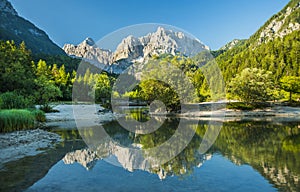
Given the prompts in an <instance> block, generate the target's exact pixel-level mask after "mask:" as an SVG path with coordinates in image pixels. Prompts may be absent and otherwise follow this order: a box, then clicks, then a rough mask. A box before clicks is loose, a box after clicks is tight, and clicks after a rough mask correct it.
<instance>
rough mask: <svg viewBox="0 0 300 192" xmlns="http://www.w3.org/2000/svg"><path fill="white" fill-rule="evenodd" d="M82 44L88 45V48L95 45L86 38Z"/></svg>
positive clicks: (90, 39) (91, 40)
mask: <svg viewBox="0 0 300 192" xmlns="http://www.w3.org/2000/svg"><path fill="white" fill-rule="evenodd" d="M82 43H84V44H86V45H89V46H94V45H95V44H96V43H95V41H94V40H93V39H92V38H91V37H87V38H86V39H85V40H84V41H83V42H82Z"/></svg>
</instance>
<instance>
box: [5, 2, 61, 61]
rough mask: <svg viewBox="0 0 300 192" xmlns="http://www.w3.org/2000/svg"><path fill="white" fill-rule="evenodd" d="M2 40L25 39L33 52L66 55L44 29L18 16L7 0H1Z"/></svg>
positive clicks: (17, 41)
mask: <svg viewBox="0 0 300 192" xmlns="http://www.w3.org/2000/svg"><path fill="white" fill-rule="evenodd" d="M0 40H14V41H15V43H17V44H19V43H21V42H22V41H24V42H25V44H26V46H27V48H29V49H30V50H31V51H32V53H33V54H40V53H42V54H49V55H65V53H64V51H63V50H62V49H61V48H60V47H58V46H57V45H56V44H54V43H53V42H52V41H51V40H50V38H49V37H48V35H47V34H46V33H45V32H44V31H42V30H41V29H39V28H37V27H36V26H35V25H34V24H32V23H31V22H29V21H27V20H25V19H24V18H22V17H20V16H18V13H17V12H16V10H15V9H14V8H13V6H12V5H11V3H10V2H8V1H7V0H0Z"/></svg>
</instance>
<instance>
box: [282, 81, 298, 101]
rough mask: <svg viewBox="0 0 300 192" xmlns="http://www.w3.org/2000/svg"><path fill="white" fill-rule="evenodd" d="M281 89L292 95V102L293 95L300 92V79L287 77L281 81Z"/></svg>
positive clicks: (290, 98) (290, 99) (290, 97)
mask: <svg viewBox="0 0 300 192" xmlns="http://www.w3.org/2000/svg"><path fill="white" fill-rule="evenodd" d="M280 83H281V88H282V89H283V90H285V91H286V92H289V93H290V96H289V101H290V102H292V94H293V93H299V92H300V77H296V76H285V77H283V78H282V79H281V80H280Z"/></svg>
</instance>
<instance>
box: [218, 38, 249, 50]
mask: <svg viewBox="0 0 300 192" xmlns="http://www.w3.org/2000/svg"><path fill="white" fill-rule="evenodd" d="M245 41H246V40H245V39H234V40H232V41H230V42H229V43H227V44H226V45H224V46H222V47H221V48H220V50H222V51H227V50H230V49H232V48H234V47H236V46H240V45H242V44H243V43H244V42H245Z"/></svg>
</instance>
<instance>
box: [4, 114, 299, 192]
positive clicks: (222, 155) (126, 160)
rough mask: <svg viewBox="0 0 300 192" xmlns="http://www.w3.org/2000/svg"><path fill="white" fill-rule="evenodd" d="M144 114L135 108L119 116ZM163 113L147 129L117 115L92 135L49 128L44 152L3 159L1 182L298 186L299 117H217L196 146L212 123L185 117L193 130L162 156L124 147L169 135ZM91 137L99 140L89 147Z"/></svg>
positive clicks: (53, 186) (33, 186)
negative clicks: (50, 143) (204, 146)
mask: <svg viewBox="0 0 300 192" xmlns="http://www.w3.org/2000/svg"><path fill="white" fill-rule="evenodd" d="M148 118H149V117H148V116H147V115H145V114H142V113H140V111H136V110H135V111H133V112H132V113H131V114H130V115H129V116H127V117H126V118H125V121H128V122H129V121H131V120H132V119H137V120H139V121H144V122H145V121H147V120H148ZM163 120H164V121H163V122H164V123H163V124H162V126H161V127H160V128H159V129H157V130H155V131H154V132H152V133H148V134H134V133H132V132H129V131H127V130H125V129H124V128H123V127H122V126H120V124H119V123H118V122H117V121H114V122H110V123H107V124H105V125H104V126H103V129H104V130H105V132H106V133H107V135H108V136H109V138H110V139H109V140H106V139H105V138H103V137H99V132H98V131H99V130H98V128H97V127H87V128H86V129H84V130H79V131H78V130H77V129H64V128H63V127H56V128H53V129H51V131H53V132H56V133H58V134H60V135H61V136H62V137H63V138H64V141H63V142H62V143H60V144H58V145H57V146H56V147H55V149H49V150H47V151H46V152H45V153H42V154H39V155H36V156H32V157H26V158H23V159H20V160H18V161H15V162H9V163H7V164H5V165H4V167H2V168H1V170H0V177H1V185H2V188H1V189H2V190H3V191H15V190H17V191H22V190H26V191H300V126H299V125H300V122H290V123H278V122H277V123H276V124H273V123H272V122H267V121H246V122H245V121H244V122H225V123H223V125H222V129H221V131H220V133H219V135H218V138H217V140H216V142H215V143H214V144H213V146H212V147H211V148H210V149H209V150H208V151H207V152H206V153H204V154H202V153H201V152H200V151H199V147H200V144H201V142H202V140H203V137H204V135H205V132H206V130H207V129H209V128H214V127H209V126H208V125H209V124H211V123H212V122H210V121H199V122H198V121H196V120H186V122H187V123H186V125H185V126H187V129H193V130H194V131H195V134H194V136H193V137H192V139H191V141H190V142H189V144H188V145H187V146H186V147H185V148H184V150H183V151H181V152H180V153H179V154H178V155H177V156H175V157H174V158H172V159H170V160H169V161H168V162H165V163H164V164H162V165H153V164H151V162H150V160H149V159H148V161H147V159H145V158H144V157H143V155H141V154H145V153H141V154H140V153H135V152H133V151H131V150H130V148H133V149H139V151H143V150H147V149H151V148H153V147H155V146H159V145H161V144H163V143H165V142H166V141H167V140H168V139H170V138H171V137H172V136H173V135H174V134H175V132H176V129H177V128H178V124H179V122H180V119H176V118H167V119H163ZM215 126H220V125H219V124H216V125H215ZM82 138H83V139H84V141H83V139H82ZM95 138H98V140H99V142H96V144H97V145H95V146H94V147H95V148H91V145H90V144H91V143H92V144H95ZM92 141H93V142H92ZM86 143H87V144H89V146H90V148H88V147H87V144H86ZM169 147H170V150H171V148H172V146H169ZM162 153H165V151H162ZM148 155H149V154H148ZM150 156H151V154H150ZM153 158H154V157H153ZM3 186H5V187H3Z"/></svg>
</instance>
